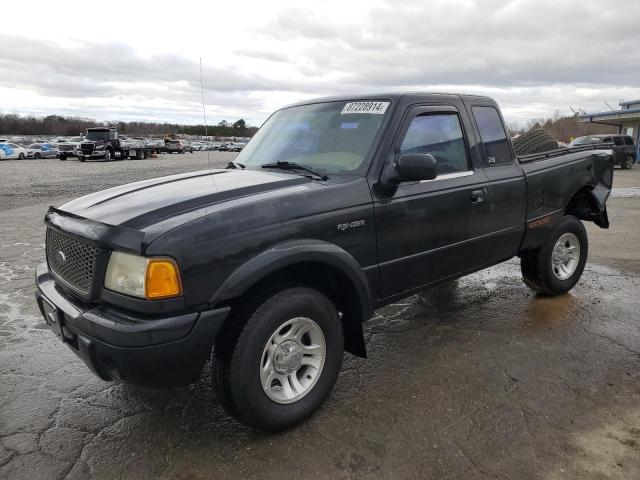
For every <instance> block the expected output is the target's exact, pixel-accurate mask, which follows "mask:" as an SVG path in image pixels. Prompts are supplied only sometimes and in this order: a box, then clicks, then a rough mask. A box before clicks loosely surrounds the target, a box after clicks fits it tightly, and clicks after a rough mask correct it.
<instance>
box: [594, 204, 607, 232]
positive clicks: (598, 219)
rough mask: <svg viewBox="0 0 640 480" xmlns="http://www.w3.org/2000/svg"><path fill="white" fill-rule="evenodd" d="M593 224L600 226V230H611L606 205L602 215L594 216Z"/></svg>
mask: <svg viewBox="0 0 640 480" xmlns="http://www.w3.org/2000/svg"><path fill="white" fill-rule="evenodd" d="M593 223H595V224H596V225H598V226H599V227H600V228H609V215H608V214H607V206H606V205H605V206H604V208H603V209H602V211H601V212H600V213H597V214H595V215H594V216H593Z"/></svg>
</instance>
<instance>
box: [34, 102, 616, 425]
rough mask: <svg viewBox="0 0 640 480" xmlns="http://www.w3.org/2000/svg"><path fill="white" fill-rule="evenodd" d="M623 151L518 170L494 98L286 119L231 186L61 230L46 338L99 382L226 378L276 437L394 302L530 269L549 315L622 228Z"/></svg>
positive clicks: (69, 210)
mask: <svg viewBox="0 0 640 480" xmlns="http://www.w3.org/2000/svg"><path fill="white" fill-rule="evenodd" d="M612 179H613V160H612V155H611V151H610V150H601V149H598V148H597V147H594V146H591V145H589V146H584V147H576V148H569V149H560V150H554V151H553V152H549V153H547V154H536V155H530V156H527V157H521V158H516V156H515V155H514V153H513V148H512V146H511V143H510V141H509V139H508V137H507V135H506V132H505V128H504V123H503V121H502V117H501V114H500V111H499V109H498V106H497V105H496V103H495V102H494V101H493V100H492V99H490V98H486V97H478V96H466V95H446V94H420V93H415V94H413V93H412V94H402V95H401V94H390V95H375V96H367V97H358V98H351V97H349V98H329V99H320V100H315V101H308V102H304V103H300V104H297V105H293V106H289V107H286V108H283V109H281V110H279V111H277V112H276V113H274V114H273V115H272V116H271V117H270V118H269V119H268V120H267V121H266V122H265V124H264V125H263V126H262V128H261V129H260V130H259V131H258V133H257V134H256V136H255V137H254V138H253V139H252V140H251V141H250V142H249V144H248V145H247V146H246V147H245V148H244V149H243V151H242V152H241V153H240V154H239V155H238V157H237V158H236V159H235V161H234V162H231V163H230V164H229V168H227V169H219V170H211V171H209V170H207V171H200V172H194V173H185V174H180V175H173V176H169V177H163V178H157V179H152V180H144V181H141V182H136V183H132V184H129V185H124V186H121V187H116V188H112V189H109V190H105V191H101V192H98V193H94V194H91V195H88V196H85V197H82V198H79V199H77V200H74V201H71V202H69V203H67V204H66V205H63V206H61V207H58V208H53V207H51V208H50V209H49V211H48V212H47V214H46V217H45V224H46V227H47V233H46V256H47V261H46V263H43V264H41V265H40V266H39V267H38V269H37V272H36V282H37V301H38V304H39V307H40V309H41V312H42V314H43V316H44V317H45V319H46V322H47V323H48V324H49V325H50V327H51V328H52V330H53V331H54V332H55V333H56V334H57V335H58V337H59V338H60V339H61V340H62V341H63V342H64V343H65V344H66V345H67V346H69V347H70V348H71V349H72V350H73V351H74V352H76V353H77V354H78V355H79V356H80V357H81V358H82V359H83V360H84V361H85V362H86V364H87V365H88V367H89V368H90V369H91V370H93V371H94V372H95V374H96V375H98V376H99V377H100V378H102V379H105V380H113V379H116V380H120V381H124V382H129V383H132V384H137V385H146V386H162V385H176V384H185V383H189V382H194V381H196V380H197V379H198V378H199V376H200V374H201V371H202V368H203V366H204V365H205V364H206V362H207V360H208V359H209V358H210V356H211V354H212V352H213V362H212V377H213V383H214V385H215V388H216V390H217V392H218V394H219V397H220V399H221V401H222V403H223V404H224V406H225V407H226V408H227V410H228V411H229V412H230V413H231V414H233V415H235V416H236V417H237V418H238V419H240V420H241V421H243V422H245V423H246V424H248V425H251V426H253V427H256V428H259V429H263V430H267V431H277V430H282V429H285V428H288V427H290V426H292V425H294V424H296V423H298V422H301V421H303V420H304V419H305V418H307V417H308V416H309V415H311V414H312V413H313V412H314V411H315V410H316V409H317V408H319V407H320V406H321V404H322V403H323V402H324V400H325V399H326V398H327V396H328V395H329V394H330V392H331V390H332V388H333V385H334V383H335V382H336V379H337V377H338V373H339V371H340V367H341V364H342V357H343V351H344V350H346V351H348V352H351V353H353V354H355V355H359V356H362V357H364V356H366V348H365V342H364V339H363V333H362V323H363V322H364V321H366V320H367V319H369V318H370V317H371V316H372V314H373V312H374V310H375V309H377V308H379V307H382V306H384V305H386V304H389V303H390V302H393V301H394V300H396V299H398V298H401V297H406V296H408V295H410V294H412V293H414V292H417V291H419V290H420V289H424V288H425V287H429V286H433V285H436V284H438V283H439V282H443V281H447V280H449V279H454V278H456V277H460V276H463V275H466V274H469V273H472V272H475V271H477V270H480V269H483V268H486V267H488V266H491V265H494V264H497V263H499V262H503V261H505V260H507V259H510V258H512V257H514V256H518V257H520V259H521V265H522V274H523V277H524V280H525V282H526V283H527V285H529V286H530V287H531V288H532V289H533V290H535V291H536V292H539V293H540V294H544V295H558V294H562V293H564V292H567V291H568V290H570V289H571V288H572V287H573V286H574V285H575V284H576V282H577V281H578V279H579V278H580V276H581V274H582V271H583V268H584V266H585V262H586V260H587V248H588V243H587V234H586V231H585V228H584V226H583V224H582V222H581V220H585V221H593V222H595V223H596V224H597V225H599V226H600V227H602V228H607V227H608V219H607V211H606V207H605V201H606V200H607V197H608V195H609V193H610V189H611V185H612Z"/></svg>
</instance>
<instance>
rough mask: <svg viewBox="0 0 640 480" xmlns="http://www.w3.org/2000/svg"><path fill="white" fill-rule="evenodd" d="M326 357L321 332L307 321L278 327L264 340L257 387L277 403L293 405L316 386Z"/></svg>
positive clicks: (290, 322) (294, 319) (296, 321)
mask: <svg viewBox="0 0 640 480" xmlns="http://www.w3.org/2000/svg"><path fill="white" fill-rule="evenodd" d="M326 354H327V348H326V342H325V338H324V333H322V329H321V328H320V327H319V326H318V324H317V323H316V322H314V321H313V320H311V319H310V318H307V317H296V318H292V319H290V320H287V321H286V322H284V323H283V324H282V325H280V326H279V327H278V328H277V329H276V330H275V331H274V332H273V333H272V334H271V336H270V337H269V339H268V340H267V342H266V344H265V346H264V349H263V351H262V356H261V357H260V383H261V384H262V389H263V391H264V393H265V394H266V395H267V397H269V398H270V399H271V400H273V401H274V402H276V403H281V404H287V403H293V402H296V401H298V400H300V399H301V398H303V397H304V396H305V395H307V394H308V393H309V392H310V391H311V390H312V389H313V387H314V386H315V384H316V383H317V381H318V379H319V378H320V375H321V374H322V369H323V368H324V363H325V358H326Z"/></svg>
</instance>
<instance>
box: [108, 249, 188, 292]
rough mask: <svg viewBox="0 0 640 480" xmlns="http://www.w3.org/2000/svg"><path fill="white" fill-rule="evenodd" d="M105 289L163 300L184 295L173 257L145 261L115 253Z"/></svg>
mask: <svg viewBox="0 0 640 480" xmlns="http://www.w3.org/2000/svg"><path fill="white" fill-rule="evenodd" d="M104 286H105V287H106V288H108V289H109V290H113V291H115V292H120V293H124V294H125V295H131V296H133V297H139V298H146V299H147V300H160V299H163V298H172V297H179V296H180V295H182V282H181V281H180V272H179V270H178V265H177V264H176V262H175V261H174V260H173V259H170V258H146V257H140V256H138V255H132V254H130V253H123V252H113V253H112V254H111V258H110V259H109V264H108V265H107V273H106V274H105V278H104Z"/></svg>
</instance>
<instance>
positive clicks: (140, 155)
mask: <svg viewBox="0 0 640 480" xmlns="http://www.w3.org/2000/svg"><path fill="white" fill-rule="evenodd" d="M143 158H144V152H143V151H142V150H136V160H142V159H143Z"/></svg>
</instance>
